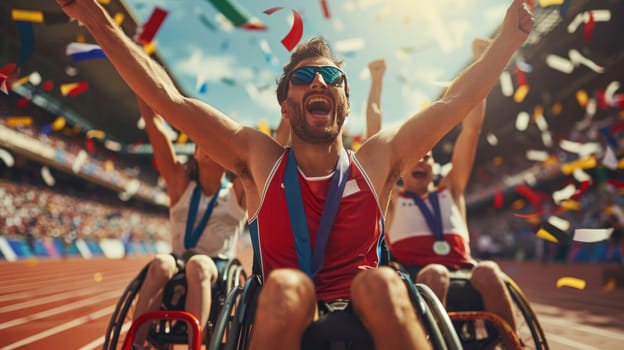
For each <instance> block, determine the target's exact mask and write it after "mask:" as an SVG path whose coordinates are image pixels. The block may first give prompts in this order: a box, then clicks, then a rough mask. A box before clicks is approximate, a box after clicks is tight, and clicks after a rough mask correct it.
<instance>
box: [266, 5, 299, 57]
mask: <svg viewBox="0 0 624 350" xmlns="http://www.w3.org/2000/svg"><path fill="white" fill-rule="evenodd" d="M281 9H282V7H280V6H277V7H272V8H270V9H268V10H265V11H264V13H265V14H267V15H271V14H273V13H274V12H276V11H279V10H281ZM292 13H293V17H294V19H293V24H292V27H291V28H290V31H289V32H288V34H286V36H285V37H284V38H283V39H282V45H284V47H285V48H286V50H288V51H292V49H294V48H295V46H297V44H298V43H299V40H301V37H302V36H303V20H302V19H301V16H300V15H299V12H297V11H295V10H292Z"/></svg>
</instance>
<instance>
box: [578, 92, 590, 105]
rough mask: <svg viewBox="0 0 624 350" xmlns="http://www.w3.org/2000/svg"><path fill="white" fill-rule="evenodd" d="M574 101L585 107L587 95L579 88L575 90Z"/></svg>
mask: <svg viewBox="0 0 624 350" xmlns="http://www.w3.org/2000/svg"><path fill="white" fill-rule="evenodd" d="M576 101H577V102H578V104H579V106H581V107H583V108H585V106H587V102H588V101H589V97H588V96H587V92H585V90H579V91H577V92H576Z"/></svg>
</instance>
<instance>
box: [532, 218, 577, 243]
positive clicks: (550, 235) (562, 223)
mask: <svg viewBox="0 0 624 350" xmlns="http://www.w3.org/2000/svg"><path fill="white" fill-rule="evenodd" d="M570 226H571V225H570V222H569V221H567V220H565V219H562V218H560V217H558V216H551V217H549V218H548V220H546V222H545V223H544V224H543V225H542V227H541V228H540V229H539V230H538V231H537V234H536V235H537V237H539V238H541V239H545V240H547V241H550V242H554V243H565V242H567V241H568V230H569V229H570Z"/></svg>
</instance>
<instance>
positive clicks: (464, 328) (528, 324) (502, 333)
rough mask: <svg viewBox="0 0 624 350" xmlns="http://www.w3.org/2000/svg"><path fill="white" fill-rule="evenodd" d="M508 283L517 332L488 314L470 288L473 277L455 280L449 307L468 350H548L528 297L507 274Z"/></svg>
mask: <svg viewBox="0 0 624 350" xmlns="http://www.w3.org/2000/svg"><path fill="white" fill-rule="evenodd" d="M504 282H505V285H506V286H507V290H508V291H509V294H510V297H511V301H512V304H511V306H512V311H513V316H514V321H515V323H516V330H515V331H514V330H513V329H512V328H511V327H510V326H509V324H507V322H505V321H504V320H503V319H502V318H500V317H498V316H497V315H495V314H492V313H489V312H485V311H484V307H483V300H482V299H481V296H480V295H479V293H478V292H477V291H476V290H475V289H474V288H472V286H471V285H470V280H469V277H466V276H462V277H459V278H458V277H455V278H453V277H452V278H451V288H450V290H449V295H448V297H447V308H448V309H449V310H450V311H451V312H449V316H450V318H451V320H452V322H453V325H454V326H455V329H456V332H457V334H458V335H459V337H460V340H461V343H462V345H463V347H464V349H466V350H470V349H496V348H502V349H533V350H548V345H547V343H546V339H545V337H544V333H543V331H542V328H541V326H540V324H539V322H538V320H537V316H536V315H535V313H534V312H533V311H532V309H531V306H530V304H529V302H528V301H527V299H526V298H525V297H524V294H523V293H522V291H521V290H520V288H519V287H518V286H517V285H516V284H515V283H514V282H513V280H511V278H509V277H508V276H506V275H505V276H504ZM505 344H506V345H505Z"/></svg>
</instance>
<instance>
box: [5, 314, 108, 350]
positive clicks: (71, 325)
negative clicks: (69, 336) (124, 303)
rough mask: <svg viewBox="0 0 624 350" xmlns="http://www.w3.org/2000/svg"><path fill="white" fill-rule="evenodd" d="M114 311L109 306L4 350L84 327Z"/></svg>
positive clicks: (25, 339) (10, 345)
mask: <svg viewBox="0 0 624 350" xmlns="http://www.w3.org/2000/svg"><path fill="white" fill-rule="evenodd" d="M114 310H115V306H109V307H107V308H104V309H101V310H98V311H96V312H92V313H90V314H88V315H87V316H83V317H80V318H77V319H74V320H71V321H69V322H65V323H62V324H60V325H58V326H56V327H53V328H50V329H48V330H45V331H43V332H40V333H37V334H35V335H32V336H30V337H27V338H24V339H22V340H19V341H17V342H15V343H13V344H9V345H7V346H6V347H4V348H2V350H13V349H17V348H19V347H22V346H24V345H27V344H30V343H33V342H36V341H38V340H41V339H44V338H47V337H49V336H52V335H54V334H57V333H60V332H63V331H66V330H68V329H71V328H75V327H78V326H81V325H83V324H85V323H87V322H90V321H93V320H95V319H97V318H100V317H103V316H106V315H109V314H112V313H113V311H114Z"/></svg>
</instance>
